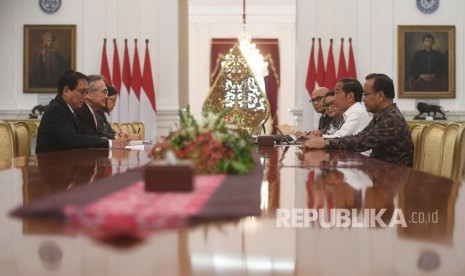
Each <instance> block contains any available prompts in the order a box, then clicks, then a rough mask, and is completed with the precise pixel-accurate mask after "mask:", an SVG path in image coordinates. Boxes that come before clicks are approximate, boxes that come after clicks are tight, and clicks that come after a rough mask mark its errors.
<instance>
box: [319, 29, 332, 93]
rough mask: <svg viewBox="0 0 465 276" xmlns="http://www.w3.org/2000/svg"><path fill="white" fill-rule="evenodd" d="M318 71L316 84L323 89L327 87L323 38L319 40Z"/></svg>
mask: <svg viewBox="0 0 465 276" xmlns="http://www.w3.org/2000/svg"><path fill="white" fill-rule="evenodd" d="M316 70H317V72H316V82H317V83H318V86H320V87H321V86H323V85H325V61H324V59H323V49H322V48H321V38H318V67H317V69H316ZM330 89H332V88H330Z"/></svg>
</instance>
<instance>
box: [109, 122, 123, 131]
mask: <svg viewBox="0 0 465 276" xmlns="http://www.w3.org/2000/svg"><path fill="white" fill-rule="evenodd" d="M110 126H111V128H112V129H113V130H114V131H115V132H116V133H120V132H121V128H120V126H119V124H118V123H111V124H110Z"/></svg>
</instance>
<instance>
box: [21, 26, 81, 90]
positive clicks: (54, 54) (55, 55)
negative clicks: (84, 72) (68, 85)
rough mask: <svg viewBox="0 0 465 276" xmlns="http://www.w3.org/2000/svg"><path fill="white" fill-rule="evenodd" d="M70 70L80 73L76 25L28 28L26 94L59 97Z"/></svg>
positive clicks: (25, 54) (24, 80)
mask: <svg viewBox="0 0 465 276" xmlns="http://www.w3.org/2000/svg"><path fill="white" fill-rule="evenodd" d="M69 69H73V70H75V69H76V25H24V76H23V85H24V92H26V93H56V92H57V84H58V79H59V78H60V76H61V75H62V74H63V73H64V72H66V71H67V70H69Z"/></svg>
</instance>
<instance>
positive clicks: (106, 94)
mask: <svg viewBox="0 0 465 276" xmlns="http://www.w3.org/2000/svg"><path fill="white" fill-rule="evenodd" d="M91 91H94V92H100V93H103V94H105V96H107V97H108V89H104V90H97V89H95V90H91Z"/></svg>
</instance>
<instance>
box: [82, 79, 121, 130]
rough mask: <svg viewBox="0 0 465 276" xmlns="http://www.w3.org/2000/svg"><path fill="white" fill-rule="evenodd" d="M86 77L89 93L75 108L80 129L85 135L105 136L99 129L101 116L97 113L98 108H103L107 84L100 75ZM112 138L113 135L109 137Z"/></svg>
mask: <svg viewBox="0 0 465 276" xmlns="http://www.w3.org/2000/svg"><path fill="white" fill-rule="evenodd" d="M87 79H88V81H89V93H88V94H87V95H86V96H85V97H84V104H83V105H82V107H81V108H79V109H76V116H77V118H78V121H79V126H80V131H81V133H82V134H85V135H93V136H98V137H107V135H106V134H105V133H103V131H102V129H101V118H100V117H99V115H98V114H97V111H98V110H100V109H103V108H105V105H106V101H107V97H108V89H107V86H106V84H105V81H104V80H103V76H101V75H90V76H88V77H87ZM99 121H100V122H99ZM107 138H109V137H107ZM114 138H115V137H114V136H113V137H112V138H109V139H114Z"/></svg>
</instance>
